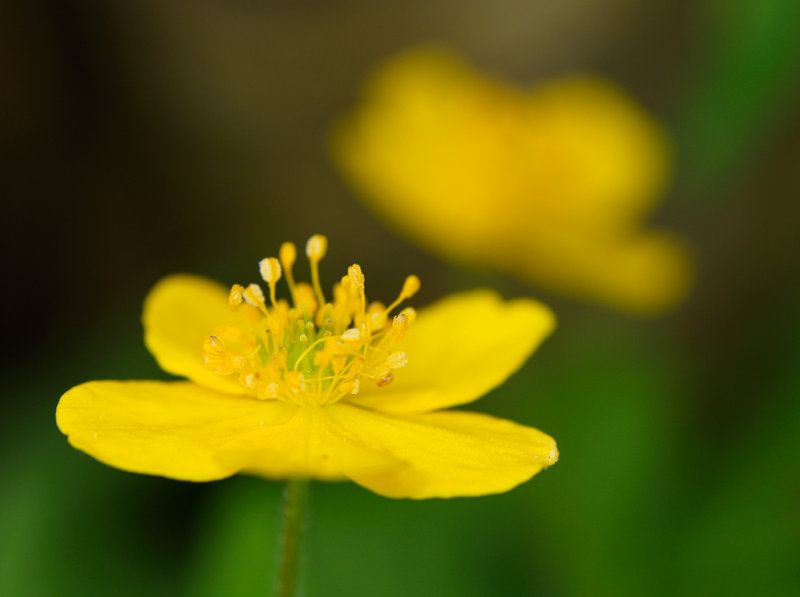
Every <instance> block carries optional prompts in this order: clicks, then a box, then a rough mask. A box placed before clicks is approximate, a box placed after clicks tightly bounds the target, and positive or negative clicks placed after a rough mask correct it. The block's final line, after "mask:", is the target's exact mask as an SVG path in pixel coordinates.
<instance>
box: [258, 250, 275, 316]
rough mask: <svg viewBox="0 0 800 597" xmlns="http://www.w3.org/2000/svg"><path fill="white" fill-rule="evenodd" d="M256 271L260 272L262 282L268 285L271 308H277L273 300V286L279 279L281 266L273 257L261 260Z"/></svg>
mask: <svg viewBox="0 0 800 597" xmlns="http://www.w3.org/2000/svg"><path fill="white" fill-rule="evenodd" d="M258 269H259V270H260V271H261V277H262V278H264V282H266V283H267V284H268V285H269V300H270V302H271V303H272V306H273V307H275V306H277V301H276V300H275V284H277V283H278V280H280V279H281V264H280V263H278V260H277V259H275V258H274V257H267V258H266V259H262V260H261V261H260V262H259V264H258Z"/></svg>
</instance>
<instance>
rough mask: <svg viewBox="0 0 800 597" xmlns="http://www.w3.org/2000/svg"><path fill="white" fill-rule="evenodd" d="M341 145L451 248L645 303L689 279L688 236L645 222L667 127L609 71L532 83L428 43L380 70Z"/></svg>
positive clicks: (677, 295)
mask: <svg viewBox="0 0 800 597" xmlns="http://www.w3.org/2000/svg"><path fill="white" fill-rule="evenodd" d="M331 148H332V155H333V158H334V160H335V161H336V162H337V164H338V165H339V167H340V169H341V171H342V172H343V174H344V176H345V177H346V178H347V179H348V181H349V182H350V183H351V184H352V186H353V187H354V188H355V189H356V191H357V192H358V194H359V196H360V198H361V199H363V200H364V201H365V203H366V204H367V205H368V206H369V207H370V208H372V209H373V210H374V212H375V213H376V214H377V215H378V216H379V217H381V218H382V219H383V220H384V221H385V222H386V223H387V224H388V225H390V226H392V227H394V228H395V229H396V230H398V231H399V232H401V233H403V234H405V235H407V236H408V237H409V238H410V239H411V240H413V241H415V242H417V243H418V244H420V245H422V246H424V247H425V248H427V249H428V250H430V251H432V252H434V253H436V254H438V255H439V256H441V257H443V258H445V259H447V260H449V261H452V262H455V263H458V264H462V265H473V266H478V267H482V268H489V269H496V270H502V271H504V272H506V273H509V274H511V275H514V276H516V277H518V278H520V279H522V280H524V281H527V282H529V283H533V284H537V285H540V286H542V287H545V288H548V289H550V290H552V291H555V292H560V293H563V294H568V295H572V296H576V297H581V298H584V299H589V300H592V301H597V302H601V303H604V304H607V305H610V306H614V307H616V308H620V309H623V310H628V311H632V312H638V313H642V314H656V313H659V312H662V311H664V310H666V309H668V308H670V307H672V306H674V305H675V304H676V303H678V302H679V301H680V300H681V299H682V298H683V297H684V296H685V294H686V292H687V289H688V286H689V282H690V278H691V267H690V263H689V259H688V257H687V252H686V250H685V248H684V246H683V244H682V242H681V241H680V240H679V239H678V238H676V237H675V236H673V235H672V234H671V233H669V232H664V231H658V230H650V229H646V228H645V225H644V220H645V218H646V216H647V215H648V214H649V212H650V211H651V210H652V209H653V208H654V206H655V203H656V199H657V198H658V197H659V195H660V194H661V193H662V191H663V189H664V186H665V182H666V180H667V174H668V170H669V162H670V159H669V157H670V155H669V154H670V152H669V147H668V142H667V139H666V135H665V133H664V132H663V131H662V129H661V127H660V126H659V125H658V124H657V123H656V122H655V121H654V120H653V119H652V118H651V117H650V116H648V115H647V114H646V113H645V112H644V110H642V109H641V108H640V107H639V106H637V105H636V104H635V102H634V101H633V100H632V99H630V98H629V97H628V96H627V95H626V94H625V93H624V92H623V91H622V90H621V89H619V88H618V87H617V86H615V85H614V84H612V83H611V82H609V81H606V80H604V79H601V78H597V77H578V76H570V77H564V78H560V79H555V80H552V81H550V82H546V83H543V84H540V85H538V86H536V87H533V88H531V89H529V90H523V89H518V88H516V87H514V86H512V85H511V84H509V83H506V82H503V81H499V80H491V79H488V78H485V77H484V76H482V75H481V74H479V73H477V72H475V71H474V70H472V69H471V68H470V67H469V66H467V65H466V64H464V63H463V62H462V61H461V60H460V59H459V57H458V56H456V55H454V54H452V53H450V52H448V51H446V50H441V49H432V48H421V49H415V50H411V51H407V52H405V53H402V54H400V55H399V56H397V57H394V58H393V59H390V60H389V61H388V62H387V63H385V64H383V65H382V66H381V67H379V68H378V69H377V70H376V72H375V73H374V74H373V75H372V76H371V77H369V78H368V80H367V82H366V84H365V86H364V90H363V94H362V101H361V103H360V105H359V106H358V107H357V108H356V109H355V110H354V111H353V113H352V114H351V115H349V116H348V117H346V118H343V119H342V120H341V121H340V122H339V123H338V126H336V127H335V128H334V131H333V135H332V143H331Z"/></svg>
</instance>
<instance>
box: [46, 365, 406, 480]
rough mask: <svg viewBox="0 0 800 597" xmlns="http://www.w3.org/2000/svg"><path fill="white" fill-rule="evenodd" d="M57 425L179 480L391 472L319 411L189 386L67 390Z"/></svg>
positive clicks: (119, 458) (128, 463) (105, 384)
mask: <svg viewBox="0 0 800 597" xmlns="http://www.w3.org/2000/svg"><path fill="white" fill-rule="evenodd" d="M56 422H57V423H58V427H59V429H61V431H62V433H64V434H66V435H67V436H68V438H69V442H70V444H72V445H73V446H74V447H75V448H77V449H79V450H82V451H84V452H86V453H87V454H89V455H90V456H93V457H94V458H96V459H97V460H99V461H101V462H103V463H105V464H108V465H110V466H114V467H116V468H120V469H123V470H126V471H131V472H136V473H145V474H149V475H161V476H164V477H169V478H172V479H180V480H185V481H212V480H215V479H222V478H224V477H229V476H231V475H233V474H235V473H237V472H241V471H245V472H252V473H254V474H258V475H261V476H265V477H269V478H275V479H285V478H290V477H314V478H318V479H328V480H336V479H339V480H341V479H344V478H345V473H344V471H350V472H355V473H356V474H357V473H358V472H359V471H362V470H368V469H371V468H376V467H384V468H385V467H387V466H394V465H396V464H397V463H396V461H395V460H394V459H393V458H392V457H391V456H390V455H388V454H386V453H383V452H378V451H374V450H369V449H365V448H364V447H363V446H361V445H360V444H358V443H357V442H353V441H352V439H353V438H352V436H350V437H348V432H347V431H346V430H344V429H340V428H339V426H338V425H336V424H334V423H332V422H331V420H330V419H329V418H328V417H327V416H325V414H324V411H323V410H322V409H321V408H319V407H314V408H299V407H296V406H293V405H290V404H287V403H284V402H280V401H277V400H267V401H262V400H258V399H256V398H251V397H244V396H232V395H230V394H225V393H221V392H216V391H214V390H209V389H207V388H203V387H200V386H198V385H195V384H192V383H188V382H169V383H165V382H148V381H142V382H139V381H127V382H126V381H96V382H90V383H86V384H82V385H80V386H77V387H74V388H72V389H71V390H69V391H68V392H67V393H66V394H64V396H62V398H61V401H60V402H59V404H58V409H57V411H56Z"/></svg>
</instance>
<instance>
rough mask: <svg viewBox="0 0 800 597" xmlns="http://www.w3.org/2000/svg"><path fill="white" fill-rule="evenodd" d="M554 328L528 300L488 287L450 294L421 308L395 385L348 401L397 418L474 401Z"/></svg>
mask: <svg viewBox="0 0 800 597" xmlns="http://www.w3.org/2000/svg"><path fill="white" fill-rule="evenodd" d="M554 327H555V317H554V316H553V313H552V312H551V311H550V309H548V308H547V307H546V306H544V305H542V304H541V303H538V302H536V301H532V300H529V299H517V300H513V301H508V302H506V301H503V300H502V299H501V298H500V297H499V296H498V295H497V294H495V293H493V292H491V291H488V290H479V291H473V292H468V293H463V294H458V295H454V296H451V297H448V298H446V299H444V300H442V301H440V302H439V303H436V304H435V305H433V306H431V307H428V308H425V309H423V310H421V311H420V313H419V315H418V317H417V319H416V321H415V322H414V324H413V325H412V326H411V330H410V332H409V334H408V338H407V339H406V340H405V342H404V344H403V346H402V350H404V351H405V352H406V353H407V354H408V365H407V366H406V367H404V368H402V369H400V370H399V371H397V373H396V375H395V378H396V379H395V381H394V383H393V384H392V385H390V386H388V387H385V388H375V387H372V386H371V387H368V388H364V390H363V391H362V392H361V393H360V394H357V395H355V396H353V397H352V398H349V399H348V401H349V402H351V403H354V404H358V405H362V406H366V407H368V408H371V409H374V410H380V411H383V412H397V413H421V412H429V411H433V410H438V409H441V408H446V407H449V406H455V405H458V404H466V403H468V402H472V401H473V400H476V399H477V398H479V397H481V396H482V395H484V394H485V393H486V392H488V391H489V390H491V389H493V388H494V387H496V386H498V385H500V384H501V383H503V382H504V381H505V380H506V379H508V377H509V376H510V375H511V374H512V373H513V372H514V371H516V370H517V369H519V368H520V367H521V366H522V364H523V363H524V362H525V360H526V359H527V358H528V357H529V356H530V355H531V353H532V352H533V351H534V350H535V349H536V348H537V347H538V346H539V344H541V342H542V341H543V340H544V339H545V338H546V337H547V336H548V335H549V334H550V332H552V331H553V329H554Z"/></svg>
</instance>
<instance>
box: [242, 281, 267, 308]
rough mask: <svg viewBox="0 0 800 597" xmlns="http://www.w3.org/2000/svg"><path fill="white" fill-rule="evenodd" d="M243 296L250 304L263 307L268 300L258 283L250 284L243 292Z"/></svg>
mask: <svg viewBox="0 0 800 597" xmlns="http://www.w3.org/2000/svg"><path fill="white" fill-rule="evenodd" d="M242 298H243V299H244V301H245V302H246V303H247V304H248V305H253V306H254V307H263V306H264V304H265V303H266V301H265V300H264V291H263V290H261V286H259V285H258V284H250V285H249V286H248V287H247V288H245V289H244V291H243V292H242Z"/></svg>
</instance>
